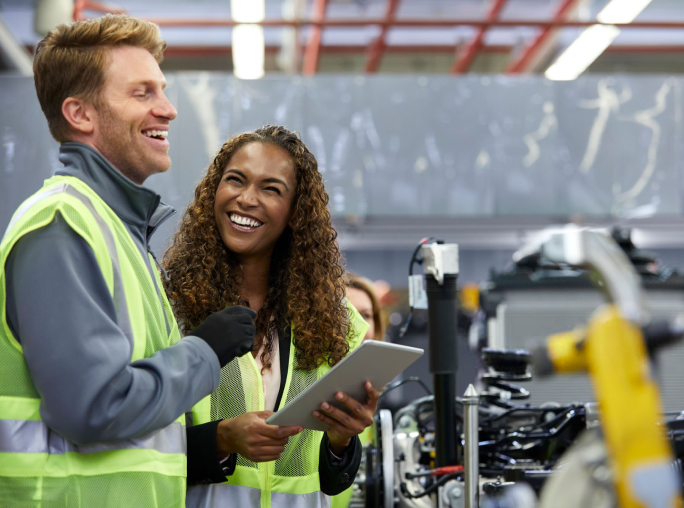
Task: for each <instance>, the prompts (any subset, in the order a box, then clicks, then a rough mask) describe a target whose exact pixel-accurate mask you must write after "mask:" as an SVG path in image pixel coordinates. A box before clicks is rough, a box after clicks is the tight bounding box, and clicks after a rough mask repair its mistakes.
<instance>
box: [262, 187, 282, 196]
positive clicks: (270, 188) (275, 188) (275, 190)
mask: <svg viewBox="0 0 684 508" xmlns="http://www.w3.org/2000/svg"><path fill="white" fill-rule="evenodd" d="M265 190H267V191H272V192H275V193H276V194H278V195H280V189H279V188H278V187H266V189H265Z"/></svg>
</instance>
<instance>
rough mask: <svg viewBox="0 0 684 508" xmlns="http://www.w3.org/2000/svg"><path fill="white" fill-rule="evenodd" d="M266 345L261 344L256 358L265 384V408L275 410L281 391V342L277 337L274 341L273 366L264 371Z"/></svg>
mask: <svg viewBox="0 0 684 508" xmlns="http://www.w3.org/2000/svg"><path fill="white" fill-rule="evenodd" d="M264 345H265V344H264ZM264 345H262V346H261V349H259V352H258V353H257V355H256V358H255V359H254V360H255V361H256V364H257V367H259V372H261V381H262V384H263V386H264V409H265V410H266V411H275V404H276V399H277V398H278V392H279V391H280V344H279V341H278V340H277V337H276V340H274V341H273V351H271V367H270V368H269V369H268V370H265V371H263V368H264V365H263V364H262V363H261V353H263V351H264ZM262 371H263V372H262Z"/></svg>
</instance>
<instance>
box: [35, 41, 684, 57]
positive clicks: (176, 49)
mask: <svg viewBox="0 0 684 508" xmlns="http://www.w3.org/2000/svg"><path fill="white" fill-rule="evenodd" d="M25 47H26V50H27V51H28V52H29V53H31V54H33V53H34V51H35V47H34V46H31V45H28V46H25ZM367 49H368V46H367V45H365V44H354V45H352V44H349V45H346V44H345V45H329V46H327V45H321V49H320V54H325V55H354V54H361V53H364V52H365V51H366V50H367ZM511 49H512V47H511V46H507V45H491V46H483V47H482V49H481V50H480V52H481V53H489V54H492V53H510V51H511ZM278 51H280V46H266V54H267V55H275V54H277V53H278ZM385 52H386V53H404V54H406V53H414V54H415V53H425V54H435V53H449V54H451V53H453V52H454V46H453V45H451V44H449V45H446V44H442V45H434V44H431V45H427V44H426V45H420V46H413V45H411V46H404V45H392V46H386V47H385ZM605 53H616V54H625V53H626V54H629V53H633V54H654V53H660V54H665V53H684V45H649V46H644V45H638V46H632V45H629V46H627V45H622V44H621V45H619V46H615V45H614V46H610V47H609V48H607V49H606V51H605ZM231 55H232V49H231V46H167V48H166V50H165V51H164V58H183V57H192V58H195V57H207V58H211V57H220V58H225V57H230V56H231Z"/></svg>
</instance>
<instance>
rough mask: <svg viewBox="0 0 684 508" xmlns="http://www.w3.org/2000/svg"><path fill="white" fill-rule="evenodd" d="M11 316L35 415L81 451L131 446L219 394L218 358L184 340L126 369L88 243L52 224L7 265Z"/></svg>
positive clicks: (126, 345)
mask: <svg viewBox="0 0 684 508" xmlns="http://www.w3.org/2000/svg"><path fill="white" fill-rule="evenodd" d="M5 274H6V289H7V296H8V299H7V316H8V324H9V325H10V330H11V331H12V332H13V334H14V335H15V337H16V338H17V340H18V341H19V342H20V343H21V346H22V348H23V352H24V357H25V358H26V363H27V364H28V368H29V371H30V373H31V378H32V380H33V383H34V384H35V386H36V389H37V390H38V393H39V394H40V398H41V405H40V413H41V416H42V418H43V420H44V421H45V423H46V424H47V425H48V426H49V427H50V428H52V429H53V430H55V431H57V432H59V433H60V434H62V435H63V436H64V437H66V438H67V439H69V440H70V441H73V442H74V443H77V444H90V443H95V442H101V441H111V440H119V439H127V438H131V437H134V436H138V435H141V434H145V433H147V432H150V431H153V430H156V429H159V428H162V427H164V426H166V425H168V424H170V423H171V422H173V421H174V420H175V419H176V418H178V416H180V415H182V414H183V413H185V412H186V411H189V410H190V408H191V407H192V406H193V405H194V404H195V403H196V402H198V401H199V400H201V399H202V398H203V397H205V396H206V395H208V394H209V393H211V392H212V391H213V390H215V389H216V388H217V387H218V384H219V381H220V371H221V369H220V366H219V361H218V358H217V357H216V354H215V353H214V352H213V351H212V349H211V348H210V347H209V346H208V345H207V344H206V343H205V342H204V341H202V340H201V339H199V338H197V337H187V338H185V339H183V340H181V341H179V342H178V343H177V344H175V345H173V346H171V347H168V348H166V349H163V350H160V351H157V352H156V353H155V354H154V355H153V356H151V357H149V358H145V359H142V360H138V361H136V362H133V363H131V351H132V344H131V342H130V341H129V339H128V338H127V337H126V335H125V334H124V333H123V331H122V330H121V329H120V328H119V327H118V326H117V322H116V312H115V308H114V302H113V300H112V298H111V296H110V293H109V290H108V289H107V285H106V282H105V280H104V277H103V276H102V272H101V271H100V268H99V266H98V264H97V260H96V258H95V254H94V253H93V251H92V249H91V247H90V246H89V245H88V243H87V242H86V241H85V240H84V239H83V238H82V237H81V236H79V235H78V234H77V233H76V232H75V231H73V230H72V229H71V228H70V227H69V225H68V224H67V223H66V221H65V220H64V219H63V218H62V217H61V216H60V215H57V216H56V217H55V219H54V220H53V222H51V223H50V224H49V225H47V226H45V227H43V228H40V229H38V230H36V231H33V232H30V233H28V234H26V235H25V236H23V237H22V238H21V239H20V240H19V241H18V242H17V243H16V244H15V246H14V247H13V249H12V251H11V252H10V255H9V257H8V259H7V262H6V264H5Z"/></svg>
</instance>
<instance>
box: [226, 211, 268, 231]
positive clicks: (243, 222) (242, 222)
mask: <svg viewBox="0 0 684 508" xmlns="http://www.w3.org/2000/svg"><path fill="white" fill-rule="evenodd" d="M230 221H231V222H232V223H233V224H237V225H238V226H247V227H250V228H258V227H259V226H261V225H262V224H263V223H262V222H259V221H257V220H254V219H249V218H247V217H243V216H242V215H238V214H236V213H231V214H230Z"/></svg>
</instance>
